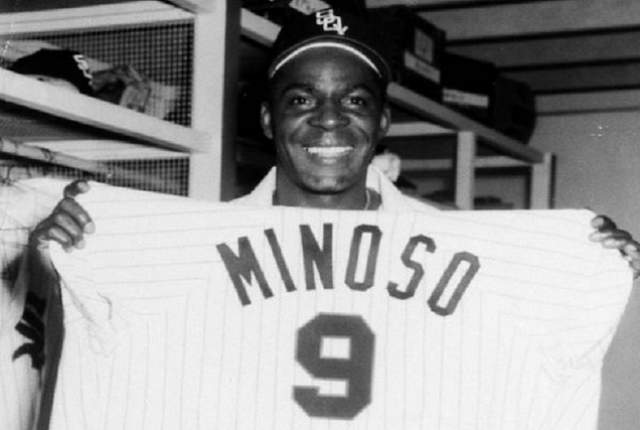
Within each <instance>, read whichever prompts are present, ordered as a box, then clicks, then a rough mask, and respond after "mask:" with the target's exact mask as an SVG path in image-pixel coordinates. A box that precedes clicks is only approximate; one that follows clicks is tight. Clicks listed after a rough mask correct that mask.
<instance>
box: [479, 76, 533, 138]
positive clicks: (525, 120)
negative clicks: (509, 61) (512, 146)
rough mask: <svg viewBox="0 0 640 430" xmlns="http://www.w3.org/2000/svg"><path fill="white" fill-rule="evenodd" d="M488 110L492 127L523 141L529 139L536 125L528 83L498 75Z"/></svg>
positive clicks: (531, 94) (531, 92) (531, 93)
mask: <svg viewBox="0 0 640 430" xmlns="http://www.w3.org/2000/svg"><path fill="white" fill-rule="evenodd" d="M490 110H491V124H490V125H491V126H492V127H494V128H495V129H496V130H499V131H501V132H502V133H504V134H506V135H507V136H510V137H513V138H514V139H518V140H520V141H522V142H523V143H526V142H528V141H529V138H530V137H531V135H532V134H533V129H534V128H535V125H536V106H535V95H534V94H533V91H532V90H531V88H530V87H529V85H527V84H526V83H524V82H519V81H516V80H513V79H509V78H506V77H504V76H499V77H498V78H497V79H496V82H495V85H494V90H493V97H492V98H491V107H490Z"/></svg>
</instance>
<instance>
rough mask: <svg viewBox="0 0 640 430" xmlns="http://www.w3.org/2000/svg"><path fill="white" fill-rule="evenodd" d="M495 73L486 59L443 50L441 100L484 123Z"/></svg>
mask: <svg viewBox="0 0 640 430" xmlns="http://www.w3.org/2000/svg"><path fill="white" fill-rule="evenodd" d="M497 77H498V71H497V69H496V67H495V66H494V65H493V64H492V63H490V62H488V61H480V60H476V59H474V58H470V57H466V56H462V55H458V54H453V53H450V52H445V53H444V55H443V58H442V102H443V103H444V104H445V105H447V106H449V107H451V108H453V109H456V110H458V111H460V112H461V113H463V114H465V115H467V116H469V117H470V118H473V119H476V120H478V121H480V122H483V123H485V124H489V123H490V110H489V109H490V104H491V103H490V100H491V98H492V97H493V91H494V84H495V81H496V79H497Z"/></svg>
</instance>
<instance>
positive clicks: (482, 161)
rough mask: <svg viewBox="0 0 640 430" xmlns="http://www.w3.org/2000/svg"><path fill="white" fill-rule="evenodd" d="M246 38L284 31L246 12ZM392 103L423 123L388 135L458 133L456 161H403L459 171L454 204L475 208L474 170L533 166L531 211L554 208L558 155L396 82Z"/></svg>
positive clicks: (269, 38) (397, 127) (267, 38)
mask: <svg viewBox="0 0 640 430" xmlns="http://www.w3.org/2000/svg"><path fill="white" fill-rule="evenodd" d="M241 23H242V34H243V35H244V36H245V37H247V38H249V39H251V40H253V41H255V42H258V43H260V44H262V45H265V46H268V45H270V44H271V43H272V42H273V40H274V39H275V37H276V35H277V33H278V30H279V27H278V26H277V25H276V24H274V23H272V22H270V21H268V20H266V19H264V18H262V17H260V16H258V15H256V14H254V13H252V12H250V11H247V10H243V11H242V21H241ZM388 97H389V101H390V102H391V103H392V104H393V105H396V106H399V107H401V108H403V109H405V110H407V111H409V112H411V113H412V114H414V115H415V116H417V117H419V118H421V119H422V120H423V121H420V122H411V123H404V124H403V123H399V124H393V125H392V126H391V129H390V132H389V136H392V137H401V136H431V135H442V134H453V135H456V137H457V139H456V142H457V143H456V154H457V156H456V157H455V159H454V160H451V159H448V160H429V159H425V160H417V161H416V160H412V161H409V162H408V163H403V164H404V165H405V167H404V168H405V169H407V170H416V169H437V170H442V169H449V168H453V169H454V170H455V177H456V181H455V185H456V187H455V204H456V206H458V207H459V208H461V209H472V208H473V197H474V185H475V170H476V169H478V168H488V167H491V168H509V167H523V166H530V167H531V176H532V180H531V192H530V207H531V208H538V209H542V208H548V207H550V195H551V184H552V180H551V175H552V162H553V156H552V154H550V153H542V152H540V151H537V150H536V149H534V148H531V147H528V146H526V145H524V144H523V143H521V142H518V141H517V140H514V139H512V138H510V137H508V136H505V135H504V134H502V133H499V132H497V131H496V130H494V129H491V128H489V127H487V126H485V125H484V124H481V123H479V122H477V121H474V120H472V119H470V118H468V117H466V116H464V115H463V114H461V113H459V112H456V111H454V110H452V109H450V108H448V107H446V106H444V105H442V104H440V103H437V102H435V101H433V100H431V99H429V98H427V97H424V96H422V95H420V94H418V93H416V92H414V91H412V90H409V89H407V88H405V87H403V86H401V85H398V84H397V83H392V84H391V85H390V86H389V89H388ZM479 144H482V145H486V146H487V147H489V148H491V149H493V150H495V151H497V152H498V153H499V154H501V155H500V156H491V157H480V156H477V153H478V151H477V147H478V145H479Z"/></svg>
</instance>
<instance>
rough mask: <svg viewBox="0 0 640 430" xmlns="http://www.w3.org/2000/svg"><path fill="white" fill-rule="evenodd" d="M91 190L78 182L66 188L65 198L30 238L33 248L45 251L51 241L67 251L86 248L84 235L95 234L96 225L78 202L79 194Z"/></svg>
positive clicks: (81, 181) (85, 184)
mask: <svg viewBox="0 0 640 430" xmlns="http://www.w3.org/2000/svg"><path fill="white" fill-rule="evenodd" d="M88 190H89V184H88V183H87V182H86V181H84V180H77V181H74V182H72V183H70V184H69V185H67V186H66V187H65V188H64V198H63V199H62V200H60V202H59V203H58V204H57V205H56V207H55V208H54V209H53V211H52V212H51V214H50V215H49V216H48V217H47V218H45V219H44V220H43V221H42V222H40V224H38V225H37V226H36V228H35V229H34V230H33V232H32V233H31V235H30V236H29V243H30V245H31V247H36V248H37V249H40V250H45V249H47V248H48V246H49V241H51V240H53V241H56V242H58V243H59V244H60V245H62V247H63V248H64V250H65V251H71V250H72V249H73V248H83V247H84V244H85V242H84V234H85V233H93V232H94V231H95V225H94V223H93V221H92V220H91V217H90V216H89V214H88V213H87V212H86V211H85V210H84V209H83V208H82V206H80V204H78V202H76V200H75V197H76V196H77V195H78V194H81V193H85V192H87V191H88Z"/></svg>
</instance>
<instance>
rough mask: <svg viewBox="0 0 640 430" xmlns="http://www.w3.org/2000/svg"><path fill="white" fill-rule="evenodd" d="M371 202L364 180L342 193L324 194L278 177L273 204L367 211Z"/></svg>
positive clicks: (281, 176) (280, 176)
mask: <svg viewBox="0 0 640 430" xmlns="http://www.w3.org/2000/svg"><path fill="white" fill-rule="evenodd" d="M370 200H371V198H370V197H368V193H367V189H366V183H365V181H364V180H363V181H361V182H359V183H357V184H354V186H352V187H350V188H349V189H347V190H344V191H342V192H339V193H326V194H324V193H316V192H311V191H307V190H305V189H302V188H300V187H299V186H297V185H296V184H293V183H292V182H291V181H289V180H288V178H286V177H283V175H279V174H278V175H276V192H275V193H274V196H273V203H274V205H277V206H294V207H304V208H318V209H351V210H366V209H368V208H367V206H369V205H370V204H371V202H370Z"/></svg>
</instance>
